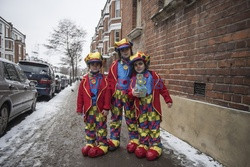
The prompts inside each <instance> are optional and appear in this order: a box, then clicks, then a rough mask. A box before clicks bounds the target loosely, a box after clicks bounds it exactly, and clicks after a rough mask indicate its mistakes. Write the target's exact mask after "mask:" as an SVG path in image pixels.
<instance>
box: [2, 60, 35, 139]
mask: <svg viewBox="0 0 250 167" xmlns="http://www.w3.org/2000/svg"><path fill="white" fill-rule="evenodd" d="M36 100H37V90H36V88H35V83H34V82H31V81H29V80H28V79H27V77H26V75H25V74H24V73H23V71H22V70H21V68H20V67H19V66H18V65H17V64H15V63H13V62H10V61H8V60H6V59H3V58H0V136H2V135H3V134H4V132H5V130H6V127H7V125H8V122H9V121H11V120H12V119H14V118H15V117H17V116H18V115H20V114H22V113H24V112H26V111H29V110H31V111H34V110H35V108H36Z"/></svg>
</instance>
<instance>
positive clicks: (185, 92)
mask: <svg viewBox="0 0 250 167" xmlns="http://www.w3.org/2000/svg"><path fill="white" fill-rule="evenodd" d="M159 1H160V0H150V1H142V19H141V20H142V24H141V25H142V34H141V35H140V36H139V37H137V38H135V39H133V40H132V42H133V43H134V51H136V50H142V51H144V52H145V53H147V54H149V55H150V56H151V66H150V69H151V70H154V71H156V72H158V73H159V75H160V76H161V77H162V79H163V80H164V81H165V84H166V85H167V87H168V89H169V91H170V94H171V95H172V97H173V99H174V106H173V108H172V109H170V110H168V109H167V107H166V105H165V104H164V103H162V106H163V107H162V108H163V113H164V114H163V122H162V127H163V128H164V129H167V130H168V131H169V132H171V133H172V134H174V135H176V136H177V137H179V138H181V139H183V140H185V141H187V142H188V143H190V144H191V145H193V146H194V147H196V148H198V149H199V150H201V151H202V152H205V153H207V154H209V155H211V156H212V157H214V158H215V159H216V160H219V161H220V162H222V163H223V164H225V165H227V166H249V165H250V164H249V160H248V155H250V153H249V150H250V146H249V145H250V144H249V143H250V141H249V139H250V137H249V134H250V133H249V131H250V127H249V122H250V116H249V115H250V49H249V48H250V18H249V16H250V1H249V0H238V1H231V0H196V1H195V0H190V1H176V0H173V1H172V2H178V3H172V4H170V5H168V6H166V7H165V8H164V10H163V11H164V12H161V13H160V12H159V11H160V9H161V8H162V5H160V3H159ZM134 2H135V0H130V1H122V4H124V6H125V5H128V6H126V10H125V9H122V12H123V15H122V25H123V26H122V36H123V37H126V35H127V34H129V33H130V32H131V31H132V30H133V29H134V28H135V27H131V25H133V19H134V15H132V17H127V16H130V15H129V12H132V13H133V12H134V11H133V10H134V8H133V3H134ZM157 13H158V15H156V14H157ZM153 16H155V17H153ZM124 23H126V24H124ZM197 85H198V86H197ZM200 85H203V87H199V86H200ZM195 86H197V87H195ZM195 88H196V90H198V91H194V89H195ZM197 92H198V93H197Z"/></svg>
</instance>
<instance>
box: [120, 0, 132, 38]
mask: <svg viewBox="0 0 250 167" xmlns="http://www.w3.org/2000/svg"><path fill="white" fill-rule="evenodd" d="M121 16H122V27H121V29H122V38H125V37H126V36H127V34H129V32H130V31H131V30H132V29H133V19H135V18H134V17H135V16H134V13H133V0H129V1H124V0H123V1H121Z"/></svg>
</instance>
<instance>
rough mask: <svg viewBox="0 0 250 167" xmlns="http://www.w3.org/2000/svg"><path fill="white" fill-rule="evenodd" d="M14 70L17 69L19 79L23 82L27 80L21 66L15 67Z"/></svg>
mask: <svg viewBox="0 0 250 167" xmlns="http://www.w3.org/2000/svg"><path fill="white" fill-rule="evenodd" d="M16 70H17V72H18V74H19V76H20V79H21V81H22V82H25V81H26V80H27V77H26V75H25V74H24V72H23V71H22V70H21V68H20V67H19V66H18V67H17V68H16Z"/></svg>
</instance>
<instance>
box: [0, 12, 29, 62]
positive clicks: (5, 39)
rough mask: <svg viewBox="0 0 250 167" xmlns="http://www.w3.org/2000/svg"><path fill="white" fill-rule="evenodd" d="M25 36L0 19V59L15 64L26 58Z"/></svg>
mask: <svg viewBox="0 0 250 167" xmlns="http://www.w3.org/2000/svg"><path fill="white" fill-rule="evenodd" d="M25 38H26V36H25V35H24V34H23V33H21V32H20V31H19V30H17V29H16V28H15V27H13V25H12V23H10V22H7V21H6V20H4V19H3V18H2V17H0V57H2V58H5V59H8V60H10V61H12V62H15V63H17V62H18V61H19V60H23V59H25V56H26V45H25Z"/></svg>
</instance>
